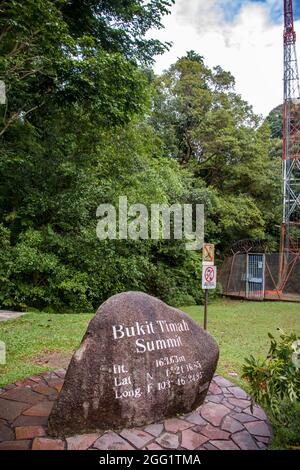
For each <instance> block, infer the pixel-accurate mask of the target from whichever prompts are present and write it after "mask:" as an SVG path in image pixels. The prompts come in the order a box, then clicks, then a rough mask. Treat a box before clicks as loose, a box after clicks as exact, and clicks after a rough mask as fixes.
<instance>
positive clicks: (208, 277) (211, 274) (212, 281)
mask: <svg viewBox="0 0 300 470" xmlns="http://www.w3.org/2000/svg"><path fill="white" fill-rule="evenodd" d="M216 287H217V267H216V266H203V269H202V289H215V288H216Z"/></svg>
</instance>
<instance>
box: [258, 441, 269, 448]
mask: <svg viewBox="0 0 300 470" xmlns="http://www.w3.org/2000/svg"><path fill="white" fill-rule="evenodd" d="M257 445H258V447H259V448H260V449H266V448H267V446H266V444H264V443H263V442H258V443H257Z"/></svg>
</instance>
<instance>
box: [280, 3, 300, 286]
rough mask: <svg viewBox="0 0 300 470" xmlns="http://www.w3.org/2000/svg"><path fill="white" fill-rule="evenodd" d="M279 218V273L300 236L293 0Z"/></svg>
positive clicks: (299, 100) (299, 101)
mask: <svg viewBox="0 0 300 470" xmlns="http://www.w3.org/2000/svg"><path fill="white" fill-rule="evenodd" d="M283 3H284V35H283V39H284V103H283V184H284V187H283V193H284V194H283V198H284V199H283V221H282V230H281V254H282V263H281V273H282V276H283V277H285V274H286V268H287V263H288V259H289V253H293V252H294V253H295V252H297V253H299V251H300V250H299V248H300V246H299V237H300V86H299V72H298V64H297V55H296V33H295V30H294V15H293V0H284V2H283Z"/></svg>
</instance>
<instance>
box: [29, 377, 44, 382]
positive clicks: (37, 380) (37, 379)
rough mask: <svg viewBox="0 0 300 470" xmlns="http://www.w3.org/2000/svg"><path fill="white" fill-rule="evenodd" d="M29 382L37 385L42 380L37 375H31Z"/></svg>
mask: <svg viewBox="0 0 300 470" xmlns="http://www.w3.org/2000/svg"><path fill="white" fill-rule="evenodd" d="M30 380H33V382H35V383H39V382H42V380H43V379H42V377H40V376H39V375H33V376H32V377H30Z"/></svg>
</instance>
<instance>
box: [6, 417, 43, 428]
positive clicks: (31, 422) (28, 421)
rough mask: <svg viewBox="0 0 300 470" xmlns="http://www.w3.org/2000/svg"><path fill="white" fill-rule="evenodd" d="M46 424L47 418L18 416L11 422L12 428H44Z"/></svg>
mask: <svg viewBox="0 0 300 470" xmlns="http://www.w3.org/2000/svg"><path fill="white" fill-rule="evenodd" d="M47 422H48V416H24V415H20V416H19V417H18V418H17V419H16V420H15V421H14V422H13V426H46V424H47Z"/></svg>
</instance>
